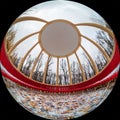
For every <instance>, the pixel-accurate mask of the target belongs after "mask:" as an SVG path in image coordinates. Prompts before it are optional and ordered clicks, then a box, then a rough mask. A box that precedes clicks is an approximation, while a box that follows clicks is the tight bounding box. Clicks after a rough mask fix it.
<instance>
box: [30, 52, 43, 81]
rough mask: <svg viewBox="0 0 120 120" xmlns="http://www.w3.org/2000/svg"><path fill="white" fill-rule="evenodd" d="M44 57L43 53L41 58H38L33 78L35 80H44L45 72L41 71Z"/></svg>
mask: <svg viewBox="0 0 120 120" xmlns="http://www.w3.org/2000/svg"><path fill="white" fill-rule="evenodd" d="M42 57H43V53H42V54H41V56H40V58H39V60H38V63H37V66H36V70H35V71H34V73H33V75H32V78H33V79H34V80H37V81H40V82H42V80H43V72H42V71H41V72H40V71H39V70H40V68H41V67H42V65H43V63H42Z"/></svg>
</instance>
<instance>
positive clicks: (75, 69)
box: [71, 61, 82, 84]
mask: <svg viewBox="0 0 120 120" xmlns="http://www.w3.org/2000/svg"><path fill="white" fill-rule="evenodd" d="M71 72H72V83H73V84H75V83H79V82H80V81H82V75H81V72H80V68H79V65H78V63H77V62H75V61H73V63H72V64H71Z"/></svg>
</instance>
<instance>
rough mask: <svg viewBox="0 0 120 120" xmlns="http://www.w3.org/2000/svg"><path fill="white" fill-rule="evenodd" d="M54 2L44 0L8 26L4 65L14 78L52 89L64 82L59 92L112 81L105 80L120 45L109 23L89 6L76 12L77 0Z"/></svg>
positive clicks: (31, 84) (4, 46)
mask: <svg viewBox="0 0 120 120" xmlns="http://www.w3.org/2000/svg"><path fill="white" fill-rule="evenodd" d="M50 3H52V4H53V5H54V4H55V6H49V5H46V6H44V8H43V7H42V6H43V5H44V3H43V4H41V5H38V6H35V7H32V8H30V9H28V10H27V11H25V12H24V13H23V14H21V15H20V16H19V17H18V18H17V19H16V20H15V21H14V22H13V24H12V25H11V27H10V29H9V30H8V32H7V34H6V36H5V41H4V43H3V47H2V50H3V53H4V58H5V59H6V60H2V64H3V66H4V67H5V68H7V71H8V72H9V73H10V74H12V75H14V77H12V76H11V75H9V77H10V76H11V78H12V80H14V81H16V82H18V83H21V84H24V85H28V86H31V87H33V88H38V89H43V90H48V91H49V90H51V91H54V90H55V89H56V88H59V87H60V89H59V91H67V90H68V86H71V88H72V86H76V87H77V90H78V88H79V90H80V89H84V88H87V87H88V86H92V85H97V84H100V83H102V82H104V81H105V80H106V81H108V80H110V79H105V80H103V79H104V78H105V77H106V76H108V75H109V73H111V72H112V71H113V69H114V68H115V67H117V65H118V61H119V60H118V59H116V58H115V55H117V56H118V46H117V43H116V40H115V37H114V34H113V31H112V30H111V29H110V27H109V25H108V24H107V23H106V22H105V20H104V19H103V18H102V17H101V16H99V15H98V14H97V13H96V12H94V11H93V10H91V9H90V8H86V7H85V6H84V5H80V6H76V7H73V10H72V11H71V10H70V9H71V5H70V6H69V7H67V8H66V7H65V6H64V5H63V6H62V9H58V8H59V7H57V6H59V4H56V3H55V2H50ZM60 4H63V3H62V2H60ZM74 4H75V3H74ZM51 7H52V8H51ZM84 7H85V8H86V9H85V10H84V12H83V8H84ZM66 9H67V10H66ZM48 10H49V12H48ZM54 10H55V12H54ZM53 13H54V14H53ZM115 61H116V62H115ZM6 63H7V66H6V65H5V64H6ZM113 64H114V65H113ZM18 79H19V80H18ZM79 85H80V86H79ZM42 86H43V87H42ZM45 86H46V89H45ZM49 87H51V89H50V88H49ZM54 87H55V88H54ZM71 90H73V91H74V89H71Z"/></svg>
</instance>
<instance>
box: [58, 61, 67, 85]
mask: <svg viewBox="0 0 120 120" xmlns="http://www.w3.org/2000/svg"><path fill="white" fill-rule="evenodd" d="M60 66H61V70H62V72H63V75H61V76H60V77H59V78H60V84H68V69H67V63H66V61H65V60H63V59H62V61H61V64H60Z"/></svg>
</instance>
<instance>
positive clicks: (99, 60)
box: [95, 52, 107, 71]
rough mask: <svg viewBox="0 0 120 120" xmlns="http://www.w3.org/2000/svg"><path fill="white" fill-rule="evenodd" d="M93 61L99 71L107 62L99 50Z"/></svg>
mask: <svg viewBox="0 0 120 120" xmlns="http://www.w3.org/2000/svg"><path fill="white" fill-rule="evenodd" d="M95 63H96V64H97V67H98V70H99V71H101V70H102V69H103V68H104V66H105V65H106V64H107V61H106V59H105V58H104V56H103V55H102V53H101V52H99V55H97V57H96V60H95Z"/></svg>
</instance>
